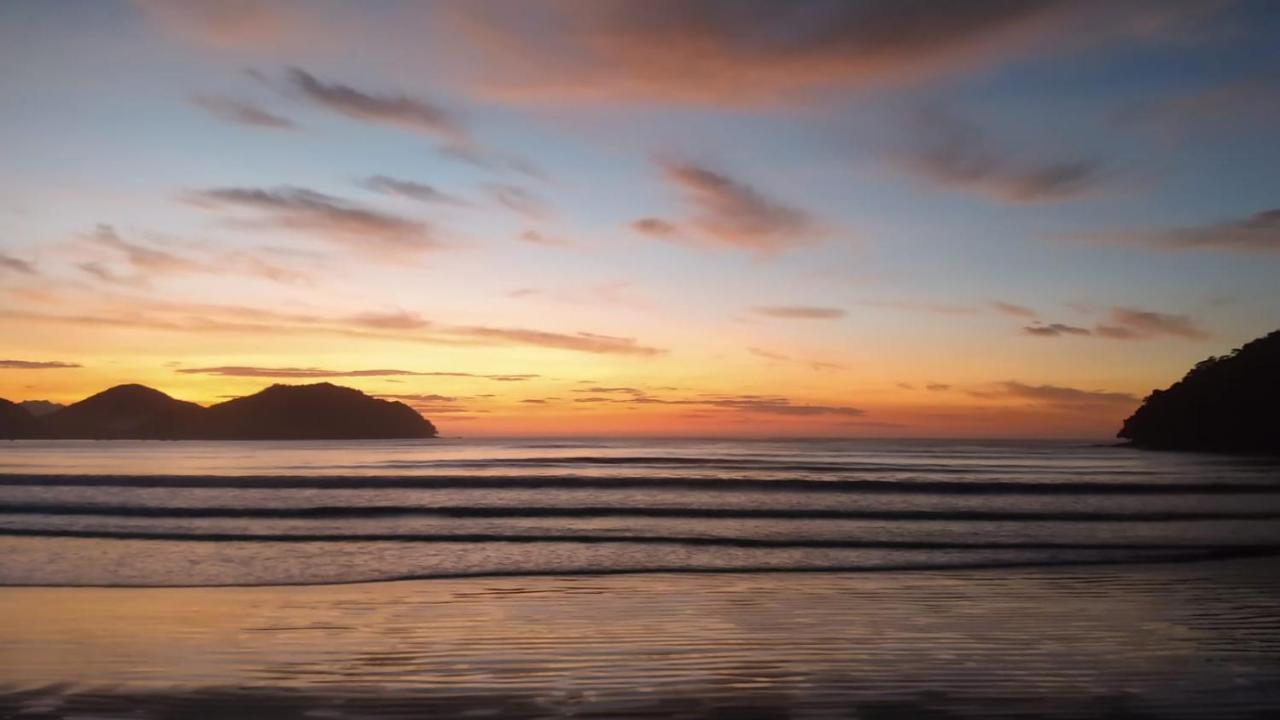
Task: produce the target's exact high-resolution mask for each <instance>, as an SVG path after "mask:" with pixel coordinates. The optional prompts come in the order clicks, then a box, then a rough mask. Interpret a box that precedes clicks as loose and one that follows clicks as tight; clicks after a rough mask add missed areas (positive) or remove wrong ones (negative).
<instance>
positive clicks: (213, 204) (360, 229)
mask: <svg viewBox="0 0 1280 720" xmlns="http://www.w3.org/2000/svg"><path fill="white" fill-rule="evenodd" d="M188 199H189V200H190V201H191V202H192V203H193V204H195V205H197V206H199V207H204V208H210V209H232V210H249V211H254V212H257V213H259V214H260V215H261V216H262V217H263V218H264V222H266V223H267V224H268V225H270V226H273V227H278V228H282V229H286V230H294V231H304V232H314V233H318V234H320V235H321V236H322V237H324V238H326V239H328V240H330V241H333V242H336V243H339V244H341V245H344V246H346V247H349V248H352V249H355V250H360V251H365V252H373V253H375V254H404V253H413V252H420V251H423V250H428V249H431V248H433V247H437V246H438V243H436V242H435V241H434V239H432V238H431V237H430V235H429V233H428V229H427V226H426V225H425V224H423V223H421V222H415V221H413V220H409V219H407V218H403V217H400V216H398V215H393V214H390V213H386V212H382V211H378V210H371V209H368V208H364V207H360V206H359V205H356V204H354V203H351V202H348V201H346V200H342V199H340V198H336V197H333V196H331V195H325V194H324V193H319V192H316V191H314V190H308V189H306V188H299V187H291V186H287V185H286V186H281V187H276V188H271V189H260V188H240V187H228V188H214V189H210V190H202V191H198V192H195V193H191V194H190V195H188Z"/></svg>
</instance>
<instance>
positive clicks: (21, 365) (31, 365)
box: [0, 360, 82, 370]
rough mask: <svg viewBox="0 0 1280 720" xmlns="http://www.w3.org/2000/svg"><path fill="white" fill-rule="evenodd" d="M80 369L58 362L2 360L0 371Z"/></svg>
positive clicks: (78, 365)
mask: <svg viewBox="0 0 1280 720" xmlns="http://www.w3.org/2000/svg"><path fill="white" fill-rule="evenodd" d="M78 367H82V366H81V365H80V364H78V363H69V362H61V361H58V360H0V369H3V370H62V369H66V368H78Z"/></svg>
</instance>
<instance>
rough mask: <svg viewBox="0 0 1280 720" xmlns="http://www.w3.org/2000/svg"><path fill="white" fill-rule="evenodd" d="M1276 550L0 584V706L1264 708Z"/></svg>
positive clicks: (62, 713) (886, 713)
mask: <svg viewBox="0 0 1280 720" xmlns="http://www.w3.org/2000/svg"><path fill="white" fill-rule="evenodd" d="M1277 570H1280V564H1278V563H1277V561H1275V560H1268V559H1258V560H1236V561H1221V562H1200V563H1189V564H1165V565H1154V564H1153V565H1133V566H1117V567H1072V568H1044V569H1021V570H1017V569H1003V570H948V571H934V572H869V573H821V572H819V573H777V574H770V573H762V574H736V575H734V574H692V575H663V574H653V575H629V576H612V577H538V578H518V577H509V578H488V579H486V578H474V579H465V580H430V581H409V582H387V583H367V584H355V585H334V586H310V587H245V588H151V589H141V588H112V589H107V588H101V589H97V588H3V589H0V623H3V636H4V639H5V642H4V643H3V645H0V667H2V668H3V671H2V675H0V688H2V690H0V716H3V717H102V716H120V715H125V714H127V715H129V716H130V717H138V718H179V717H237V718H242V717H272V718H293V717H299V718H300V717H323V718H343V717H353V718H354V717H454V716H469V717H530V718H533V717H539V718H540V717H567V716H572V717H600V718H606V717H607V718H614V717H688V718H709V717H726V718H727V717H735V718H736V717H760V718H765V717H767V718H774V717H777V718H826V717H850V718H884V717H904V718H928V717H944V718H951V717H956V718H987V717H1055V718H1056V717H1131V718H1262V717H1274V716H1276V714H1277V713H1280V573H1278V572H1277Z"/></svg>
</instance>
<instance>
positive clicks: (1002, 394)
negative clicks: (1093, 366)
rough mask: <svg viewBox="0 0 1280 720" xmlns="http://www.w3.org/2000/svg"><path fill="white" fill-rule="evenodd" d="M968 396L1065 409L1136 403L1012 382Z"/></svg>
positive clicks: (1125, 397)
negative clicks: (1028, 402)
mask: <svg viewBox="0 0 1280 720" xmlns="http://www.w3.org/2000/svg"><path fill="white" fill-rule="evenodd" d="M969 394H970V395H973V396H974V397H980V398H988V399H996V398H1015V399H1019V400H1030V401H1033V402H1036V403H1040V404H1046V405H1054V406H1067V407H1074V406H1088V405H1125V406H1128V405H1132V404H1133V403H1136V402H1137V401H1138V398H1136V397H1134V396H1133V395H1130V394H1129V393H1121V392H1106V391H1101V390H1080V389H1077V388H1072V387H1063V386H1060V385H1027V384H1025V383H1020V382H1016V381H1013V380H1007V381H1005V382H1002V383H997V385H996V388H995V389H994V390H990V391H987V390H975V391H972V392H970V393H969Z"/></svg>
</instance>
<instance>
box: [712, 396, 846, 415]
mask: <svg viewBox="0 0 1280 720" xmlns="http://www.w3.org/2000/svg"><path fill="white" fill-rule="evenodd" d="M694 404H698V405H706V406H708V407H715V408H724V409H729V410H737V411H740V412H748V413H757V414H762V415H788V416H805V417H811V416H837V417H860V416H862V415H866V411H865V410H862V409H860V408H856V407H848V406H845V405H818V404H810V403H797V402H795V401H793V400H791V399H789V398H785V397H773V396H756V395H740V396H730V397H720V398H713V399H710V400H700V401H696V402H695V403H694Z"/></svg>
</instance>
